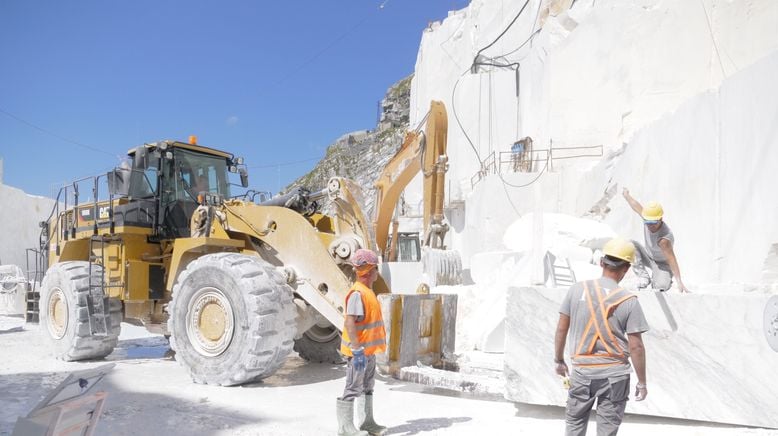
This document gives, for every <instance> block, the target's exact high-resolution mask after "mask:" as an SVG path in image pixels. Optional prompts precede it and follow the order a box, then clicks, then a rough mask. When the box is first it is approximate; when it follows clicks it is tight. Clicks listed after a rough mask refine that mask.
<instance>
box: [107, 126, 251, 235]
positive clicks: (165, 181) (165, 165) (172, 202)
mask: <svg viewBox="0 0 778 436" xmlns="http://www.w3.org/2000/svg"><path fill="white" fill-rule="evenodd" d="M128 156H129V157H130V161H129V162H128V163H125V164H123V165H122V166H120V167H119V168H117V169H116V170H114V172H113V177H112V188H111V190H112V192H113V193H114V194H119V195H120V196H122V197H126V198H128V199H129V204H128V207H130V208H132V209H133V210H135V209H138V210H144V211H146V217H147V221H148V223H147V224H148V226H149V227H151V226H152V223H154V227H155V231H154V233H155V235H156V237H158V238H162V239H175V238H187V237H189V236H190V228H189V223H190V220H191V218H192V214H193V213H194V211H195V209H196V208H197V206H198V196H199V195H203V196H210V197H214V196H216V197H219V198H223V199H224V198H230V183H229V177H228V176H229V175H228V173H229V172H230V171H237V169H236V164H237V161H238V160H236V159H234V158H233V156H232V154H229V153H225V152H222V151H219V150H215V149H212V148H207V147H202V146H199V145H196V144H189V143H184V142H177V141H163V142H157V143H153V144H145V145H142V146H140V147H137V148H135V149H132V150H130V151H129V152H128ZM240 162H241V163H242V160H240ZM244 173H245V171H241V174H242V176H245V174H244Z"/></svg>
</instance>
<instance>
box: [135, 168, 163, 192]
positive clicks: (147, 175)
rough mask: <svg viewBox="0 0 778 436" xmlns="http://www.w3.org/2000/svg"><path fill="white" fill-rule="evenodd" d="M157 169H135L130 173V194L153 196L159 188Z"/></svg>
mask: <svg viewBox="0 0 778 436" xmlns="http://www.w3.org/2000/svg"><path fill="white" fill-rule="evenodd" d="M156 186H157V169H156V168H154V167H149V168H146V169H133V170H132V174H131V175H130V190H129V192H128V194H129V196H130V197H132V198H148V197H153V196H154V194H155V193H156V191H157V189H156Z"/></svg>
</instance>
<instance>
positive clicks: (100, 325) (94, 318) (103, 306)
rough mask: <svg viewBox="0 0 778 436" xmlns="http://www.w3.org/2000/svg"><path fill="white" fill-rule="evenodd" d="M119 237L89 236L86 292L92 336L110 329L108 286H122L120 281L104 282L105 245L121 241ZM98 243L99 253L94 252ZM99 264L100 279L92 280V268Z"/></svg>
mask: <svg viewBox="0 0 778 436" xmlns="http://www.w3.org/2000/svg"><path fill="white" fill-rule="evenodd" d="M121 240H122V239H121V237H119V236H115V235H93V236H92V237H91V238H89V253H90V255H89V293H88V294H87V305H86V307H87V312H88V313H89V329H90V331H91V333H92V336H107V335H108V334H109V333H110V331H111V325H110V323H111V317H110V307H109V305H110V303H109V302H108V298H109V297H108V295H109V293H108V292H107V291H108V289H110V288H123V287H124V285H123V284H122V283H119V284H114V285H111V284H107V283H106V282H105V274H106V262H105V252H106V250H105V246H106V243H110V242H116V241H120V242H121ZM96 244H99V249H100V255H99V256H98V255H96V254H95V245H96ZM94 265H100V266H101V267H102V268H101V269H102V271H101V274H100V281H99V282H98V283H94V282H93V281H92V268H93V266H94Z"/></svg>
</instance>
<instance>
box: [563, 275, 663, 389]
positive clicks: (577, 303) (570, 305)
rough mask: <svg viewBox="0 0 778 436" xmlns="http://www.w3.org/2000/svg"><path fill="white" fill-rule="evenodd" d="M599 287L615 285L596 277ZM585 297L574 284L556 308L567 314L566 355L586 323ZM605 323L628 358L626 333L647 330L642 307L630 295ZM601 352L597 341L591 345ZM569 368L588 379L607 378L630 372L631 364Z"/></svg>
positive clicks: (572, 347)
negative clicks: (568, 323)
mask: <svg viewBox="0 0 778 436" xmlns="http://www.w3.org/2000/svg"><path fill="white" fill-rule="evenodd" d="M597 281H598V282H599V284H600V287H601V288H603V290H605V291H606V292H607V291H608V290H610V289H615V288H617V287H618V284H617V283H616V282H615V281H613V280H612V279H609V278H607V277H600V278H599V279H597ZM585 298H586V297H585V296H584V292H583V283H576V284H574V285H573V286H571V287H570V290H568V291H567V295H566V296H565V299H564V300H563V301H562V306H561V307H560V308H559V313H561V314H564V315H568V316H569V317H570V331H569V332H568V335H567V338H568V341H567V347H568V351H569V354H570V355H571V356H572V355H573V354H575V351H576V350H577V349H578V341H579V340H580V339H581V335H582V334H583V333H584V329H586V325H587V324H588V322H589V316H590V315H589V307H588V305H587V304H586V299H585ZM608 323H609V324H610V326H611V331H613V335H614V336H615V337H616V341H617V342H618V344H619V347H621V349H622V350H624V354H626V355H627V357H629V342H628V340H627V335H628V334H630V333H643V332H647V331H648V328H649V327H648V321H646V317H645V316H644V315H643V309H642V308H641V307H640V303H639V302H638V300H637V298H630V299H629V300H627V301H624V302H623V303H621V304H619V305H618V306H617V307H616V309H615V310H614V311H613V313H612V314H611V316H610V317H609V318H608ZM598 351H602V352H605V347H603V345H602V344H601V343H600V341H597V343H596V344H595V346H594V352H595V353H596V352H598ZM573 371H575V372H577V373H578V374H580V375H582V376H583V377H585V378H589V379H602V378H609V377H616V376H620V375H625V374H629V373H630V372H631V371H632V366H631V365H630V364H629V363H625V364H623V365H613V366H606V367H579V366H573Z"/></svg>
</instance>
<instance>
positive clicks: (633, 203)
mask: <svg viewBox="0 0 778 436" xmlns="http://www.w3.org/2000/svg"><path fill="white" fill-rule="evenodd" d="M621 195H623V196H624V199H625V200H627V203H629V207H631V208H632V210H634V211H635V213H637V214H638V215H640V216H641V218H642V217H643V215H642V213H643V205H642V204H640V203H639V202H638V201H637V200H635V199H634V198H632V196H631V195H629V189H627V188H624V189H623V190H622V191H621Z"/></svg>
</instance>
